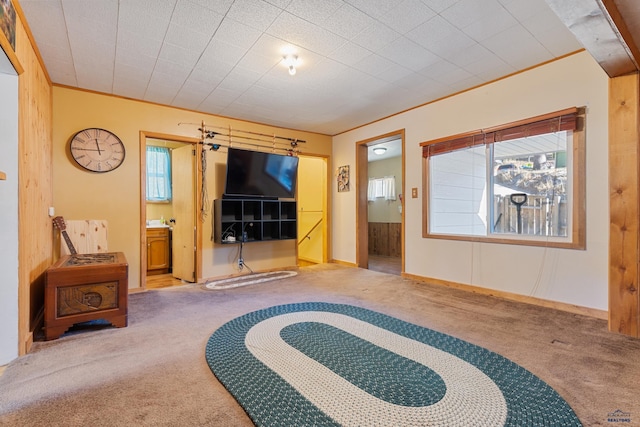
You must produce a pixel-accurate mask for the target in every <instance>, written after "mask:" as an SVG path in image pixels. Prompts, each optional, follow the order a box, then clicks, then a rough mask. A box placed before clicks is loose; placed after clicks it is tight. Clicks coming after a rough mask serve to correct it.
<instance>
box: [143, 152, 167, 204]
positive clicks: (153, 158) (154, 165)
mask: <svg viewBox="0 0 640 427" xmlns="http://www.w3.org/2000/svg"><path fill="white" fill-rule="evenodd" d="M147 201H149V202H170V201H171V152H170V151H169V149H168V148H166V147H154V146H148V147H147Z"/></svg>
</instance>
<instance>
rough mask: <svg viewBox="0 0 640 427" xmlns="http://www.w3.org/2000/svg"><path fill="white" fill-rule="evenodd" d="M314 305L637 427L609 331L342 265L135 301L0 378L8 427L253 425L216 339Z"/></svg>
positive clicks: (39, 345) (639, 406)
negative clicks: (330, 306)
mask: <svg viewBox="0 0 640 427" xmlns="http://www.w3.org/2000/svg"><path fill="white" fill-rule="evenodd" d="M305 301H325V302H330V303H339V304H350V305H353V306H357V307H363V308H367V309H371V310H375V311H378V312H381V313H384V314H388V315H390V316H394V317H396V318H398V319H401V320H404V321H407V322H410V323H414V324H417V325H420V326H423V327H427V328H430V329H433V330H436V331H439V332H443V333H446V334H449V335H452V336H455V337H458V338H461V339H463V340H466V341H469V342H471V343H473V344H477V345H480V346H482V347H484V348H487V349H488V350H491V351H493V352H496V353H498V354H500V355H502V356H504V357H506V358H508V359H510V360H512V361H514V362H515V363H518V364H519V365H521V366H522V367H524V368H526V369H528V370H529V371H531V372H532V373H533V374H535V375H537V376H538V377H539V378H540V379H542V380H543V381H545V382H546V383H547V384H549V385H550V386H551V387H553V388H554V389H555V390H556V391H557V392H558V393H559V394H560V396H562V397H563V398H564V399H565V400H566V401H567V402H568V403H569V405H570V406H571V407H572V408H573V410H574V411H575V413H576V414H577V416H578V417H579V418H580V420H581V421H582V423H583V424H584V425H586V426H597V425H601V426H611V425H625V426H640V399H638V396H639V395H640V382H639V381H638V378H640V362H639V360H640V359H639V357H640V356H639V355H640V340H637V339H631V338H627V337H624V336H620V335H615V334H611V333H609V332H607V330H606V322H605V321H602V320H597V319H592V318H588V317H583V316H579V315H574V314H568V313H564V312H559V311H555V310H551V309H546V308H539V307H534V306H529V305H525V304H519V303H514V302H509V301H504V300H500V299H497V298H492V297H487V296H482V295H475V294H470V293H466V292H463V291H458V290H454V289H447V288H443V287H439V286H431V285H426V284H423V283H417V282H414V281H411V280H407V279H402V278H400V277H397V276H392V275H388V274H383V273H377V272H372V271H368V270H360V269H354V268H346V267H341V266H337V265H317V266H311V267H305V268H302V269H300V271H299V274H298V275H297V276H295V277H291V278H287V279H282V280H279V281H273V282H268V283H263V284H257V285H255V286H254V285H251V286H245V287H241V288H235V289H229V290H216V291H210V290H206V289H204V288H203V287H202V286H199V285H188V286H185V287H178V288H170V289H166V290H158V291H149V292H146V293H142V294H133V295H130V298H129V326H128V327H127V328H124V329H115V328H111V327H108V328H103V329H100V330H83V331H78V332H73V333H69V334H66V335H64V336H63V337H62V338H61V339H59V340H55V341H49V342H36V343H35V344H34V348H33V351H32V352H31V353H30V354H28V355H26V356H24V357H21V358H19V359H17V360H15V361H14V362H12V363H11V364H10V365H9V366H8V367H7V369H6V370H5V372H4V374H3V375H2V376H0V425H2V426H4V425H7V426H42V425H47V426H88V425H91V426H132V425H136V426H160V425H180V426H207V425H208V426H225V427H226V426H250V425H252V424H251V421H250V419H249V418H248V417H247V415H246V414H245V413H244V411H243V410H242V409H241V407H240V406H239V405H238V404H237V403H236V401H235V400H234V399H233V397H231V395H230V394H229V393H228V392H227V391H226V390H225V388H224V387H223V386H222V385H221V384H220V383H219V382H218V381H217V379H216V378H215V377H214V376H213V374H212V373H211V371H210V369H209V367H208V365H207V362H206V360H205V346H206V343H207V340H208V339H209V337H210V336H211V334H212V333H213V332H214V331H215V330H216V329H217V328H219V327H220V326H221V325H223V324H224V323H226V322H228V321H229V320H231V319H234V318H236V317H238V316H241V315H243V314H246V313H247V312H250V311H254V310H260V309H263V308H266V307H270V306H274V305H279V304H289V303H297V302H305ZM618 410H619V412H617V413H616V411H618ZM609 414H617V415H618V416H622V417H624V416H625V415H624V414H628V418H629V420H630V422H628V423H626V422H625V423H613V422H612V421H610V420H608V417H609Z"/></svg>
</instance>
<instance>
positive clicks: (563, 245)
mask: <svg viewBox="0 0 640 427" xmlns="http://www.w3.org/2000/svg"><path fill="white" fill-rule="evenodd" d="M422 237H423V238H425V239H439V240H457V241H463V242H480V243H496V244H502V245H518V246H537V247H545V248H558V249H575V250H585V249H586V244H585V242H583V241H578V242H571V241H569V239H568V238H567V239H566V240H559V238H557V237H556V238H549V239H535V238H529V239H522V238H517V237H516V236H514V237H503V236H496V237H488V236H464V235H453V234H432V233H423V235H422Z"/></svg>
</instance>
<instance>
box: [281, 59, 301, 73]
mask: <svg viewBox="0 0 640 427" xmlns="http://www.w3.org/2000/svg"><path fill="white" fill-rule="evenodd" d="M282 63H283V64H284V65H286V66H287V68H288V69H289V74H290V75H292V76H293V75H295V74H296V71H297V70H296V66H297V65H298V55H294V54H288V55H285V56H283V57H282Z"/></svg>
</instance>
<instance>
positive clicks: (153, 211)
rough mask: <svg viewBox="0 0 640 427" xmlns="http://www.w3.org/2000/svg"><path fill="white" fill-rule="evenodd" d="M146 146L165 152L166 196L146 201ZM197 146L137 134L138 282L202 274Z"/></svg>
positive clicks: (155, 283)
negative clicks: (139, 231) (139, 196)
mask: <svg viewBox="0 0 640 427" xmlns="http://www.w3.org/2000/svg"><path fill="white" fill-rule="evenodd" d="M147 147H159V148H161V149H162V150H164V151H166V152H167V153H168V156H169V159H170V163H169V167H168V168H167V170H166V171H164V172H166V178H167V179H169V177H170V179H171V185H170V190H171V192H170V194H171V195H170V197H169V198H168V200H160V201H159V200H148V197H147V196H149V194H148V192H147V173H146V171H147V164H146V162H147ZM201 153H202V147H201V145H200V144H198V140H196V139H194V138H184V137H175V136H170V135H163V134H154V133H149V132H146V133H145V132H141V137H140V162H141V174H140V180H141V182H140V188H141V200H140V218H141V220H140V223H141V237H140V241H141V248H140V260H141V268H140V276H141V277H140V283H141V285H142V287H143V288H164V287H170V286H178V285H182V284H184V283H191V282H196V281H197V280H198V278H199V277H201V275H202V273H201V266H200V258H201V257H200V254H201V251H202V239H201V232H200V221H198V220H197V215H198V212H199V210H200V198H199V197H198V194H200V192H201V188H202V187H201V177H202V172H201V168H200V167H199V162H198V159H200V156H201Z"/></svg>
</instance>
